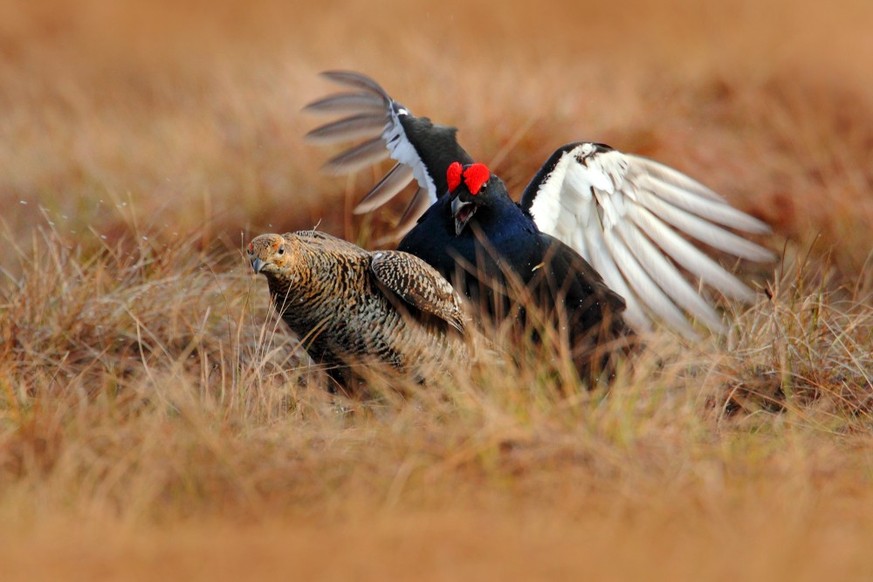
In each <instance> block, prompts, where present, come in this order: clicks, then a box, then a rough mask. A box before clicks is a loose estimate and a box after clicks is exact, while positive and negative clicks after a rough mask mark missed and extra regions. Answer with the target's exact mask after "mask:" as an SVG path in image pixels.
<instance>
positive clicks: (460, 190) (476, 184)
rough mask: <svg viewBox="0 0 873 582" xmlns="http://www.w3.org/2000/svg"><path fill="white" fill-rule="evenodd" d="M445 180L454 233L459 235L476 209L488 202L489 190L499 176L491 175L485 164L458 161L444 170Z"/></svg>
mask: <svg viewBox="0 0 873 582" xmlns="http://www.w3.org/2000/svg"><path fill="white" fill-rule="evenodd" d="M446 181H447V183H448V185H449V195H450V196H451V197H452V216H454V218H455V235H459V234H461V232H463V230H464V227H465V226H466V225H467V223H468V222H470V219H472V218H473V215H475V214H476V211H477V210H478V209H479V208H480V207H482V206H487V205H488V204H489V202H490V200H491V198H492V194H491V190H492V189H493V186H494V184H495V183H496V182H497V181H499V178H497V176H494V175H492V174H491V171H490V170H488V167H487V166H486V165H485V164H467V165H466V166H462V165H461V163H460V162H453V163H452V164H451V165H450V166H449V169H448V170H447V171H446Z"/></svg>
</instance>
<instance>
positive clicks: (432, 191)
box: [304, 71, 463, 238]
mask: <svg viewBox="0 0 873 582" xmlns="http://www.w3.org/2000/svg"><path fill="white" fill-rule="evenodd" d="M322 76H323V77H325V78H326V79H328V80H330V81H333V82H335V83H338V84H339V85H342V86H344V87H347V88H350V89H354V90H355V92H345V93H336V94H334V95H329V96H327V97H324V98H321V99H318V100H316V101H313V102H312V103H310V104H309V105H307V106H305V107H304V111H309V112H312V113H319V114H321V113H325V114H327V113H329V114H340V115H342V114H346V115H347V117H344V118H342V119H339V120H337V121H333V122H330V123H326V124H324V125H320V126H318V127H316V128H315V129H313V130H312V131H310V132H309V133H308V134H307V135H306V138H307V139H308V140H309V141H312V142H314V143H318V144H334V143H341V142H346V141H353V140H357V139H366V141H364V142H363V143H360V144H358V145H355V146H353V147H350V148H348V149H346V150H344V151H342V152H341V153H340V154H338V155H337V156H335V157H333V158H331V159H330V160H329V161H328V162H327V163H326V164H325V166H324V169H325V171H326V172H327V173H330V174H335V175H341V174H351V173H354V172H357V171H359V170H361V169H363V168H365V167H367V166H370V165H374V164H376V163H379V162H380V161H382V160H383V159H385V158H387V157H390V158H392V159H393V160H395V161H396V162H398V164H397V165H395V166H394V167H393V168H392V169H391V171H390V172H389V173H388V174H387V175H386V176H385V177H383V178H382V179H381V180H380V181H379V182H378V183H377V184H376V185H375V186H374V187H373V188H372V189H371V190H370V192H368V193H367V195H366V196H365V197H364V198H363V199H362V200H361V202H360V203H359V204H358V206H356V207H355V210H354V212H355V214H364V213H367V212H372V211H374V210H376V209H377V208H379V207H380V206H382V205H384V204H386V203H387V202H389V201H390V200H392V199H393V198H395V197H396V196H398V195H399V194H400V193H401V192H402V191H403V190H404V188H405V186H406V185H407V184H409V183H410V182H411V181H412V180H413V178H414V179H415V180H416V181H417V182H418V186H419V189H418V190H417V191H416V192H415V194H414V196H413V198H412V199H411V200H410V203H409V205H408V206H407V209H406V212H405V213H404V218H403V219H401V225H398V227H397V228H396V229H395V231H394V233H393V235H392V237H391V238H399V237H400V236H402V234H403V233H404V232H405V231H406V230H408V225H409V223H411V222H414V221H415V220H417V219H418V217H419V216H421V214H423V213H424V211H425V210H426V209H427V206H429V205H430V204H432V203H433V202H435V201H436V199H437V196H439V194H440V193H441V192H438V190H439V188H438V187H437V181H435V180H434V177H433V176H432V175H431V172H432V170H431V169H429V168H428V166H427V165H426V162H425V157H426V156H423V154H422V152H420V151H419V149H418V148H419V147H422V146H421V144H418V145H416V144H417V142H415V139H421V136H418V137H416V138H414V139H413V138H412V137H411V136H410V135H409V134H408V133H407V129H408V128H407V127H404V122H408V123H412V124H414V125H415V127H424V128H428V127H431V125H430V122H429V121H428V120H426V119H421V120H417V119H416V118H414V117H413V116H412V115H411V114H410V113H409V111H408V110H407V109H406V108H405V107H403V106H402V105H400V104H398V103H396V102H395V101H394V100H392V99H391V97H390V96H389V95H388V94H387V93H386V92H385V90H384V89H383V88H382V87H381V86H380V85H379V84H378V83H376V82H375V81H374V80H372V79H370V78H369V77H367V76H365V75H362V74H360V73H355V72H351V71H326V72H324V73H322ZM404 120H405V121H404ZM449 129H450V128H438V129H435V130H434V133H433V135H434V136H436V135H440V136H441V139H443V140H444V142H443V147H444V144H445V140H449V143H451V142H452V141H453V139H454V138H453V136H454V133H453V130H452V131H450V132H448V133H447V131H448V130H449ZM427 135H428V134H427V132H426V130H425V137H426V136H427ZM455 145H457V144H455ZM461 151H463V150H461ZM446 165H447V164H446ZM443 171H444V170H443ZM425 202H426V203H425Z"/></svg>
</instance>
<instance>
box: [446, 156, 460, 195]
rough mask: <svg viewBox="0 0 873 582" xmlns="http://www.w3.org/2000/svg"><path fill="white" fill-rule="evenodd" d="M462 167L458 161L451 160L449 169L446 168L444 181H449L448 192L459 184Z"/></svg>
mask: <svg viewBox="0 0 873 582" xmlns="http://www.w3.org/2000/svg"><path fill="white" fill-rule="evenodd" d="M463 171H464V169H463V168H462V167H461V163H460V162H452V164H451V165H450V166H449V169H448V170H446V182H448V183H449V192H454V191H455V190H457V189H458V186H460V185H461V174H462V173H463Z"/></svg>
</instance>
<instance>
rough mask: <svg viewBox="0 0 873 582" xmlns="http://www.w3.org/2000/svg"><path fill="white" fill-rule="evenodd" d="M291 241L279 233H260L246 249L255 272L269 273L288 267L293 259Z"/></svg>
mask: <svg viewBox="0 0 873 582" xmlns="http://www.w3.org/2000/svg"><path fill="white" fill-rule="evenodd" d="M292 243H293V241H291V240H288V239H287V238H286V237H283V236H282V235H280V234H262V235H260V236H257V237H255V238H253V239H252V241H251V242H250V243H249V246H248V248H247V249H246V254H247V255H248V257H249V262H250V263H251V264H252V269H254V271H255V273H263V274H264V275H270V274H272V273H277V272H279V271H281V270H284V269H286V268H288V267H289V266H290V265H291V263H292V261H293V260H294V252H293V251H294V249H293V244H292Z"/></svg>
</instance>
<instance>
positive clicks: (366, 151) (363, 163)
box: [324, 137, 388, 175]
mask: <svg viewBox="0 0 873 582" xmlns="http://www.w3.org/2000/svg"><path fill="white" fill-rule="evenodd" d="M387 157H388V150H386V149H385V144H384V143H383V142H382V138H381V137H375V138H373V139H369V140H367V141H365V142H364V143H362V144H359V145H356V146H355V147H353V148H351V149H348V150H346V151H344V152H343V153H341V154H339V155H337V156H334V157H332V158H331V159H329V160H328V161H327V163H326V164H325V165H324V171H325V172H327V173H329V174H334V175H342V174H351V173H353V172H357V171H358V170H361V169H363V168H366V167H367V166H372V165H373V164H378V163H379V162H381V161H382V160H384V159H385V158H387Z"/></svg>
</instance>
